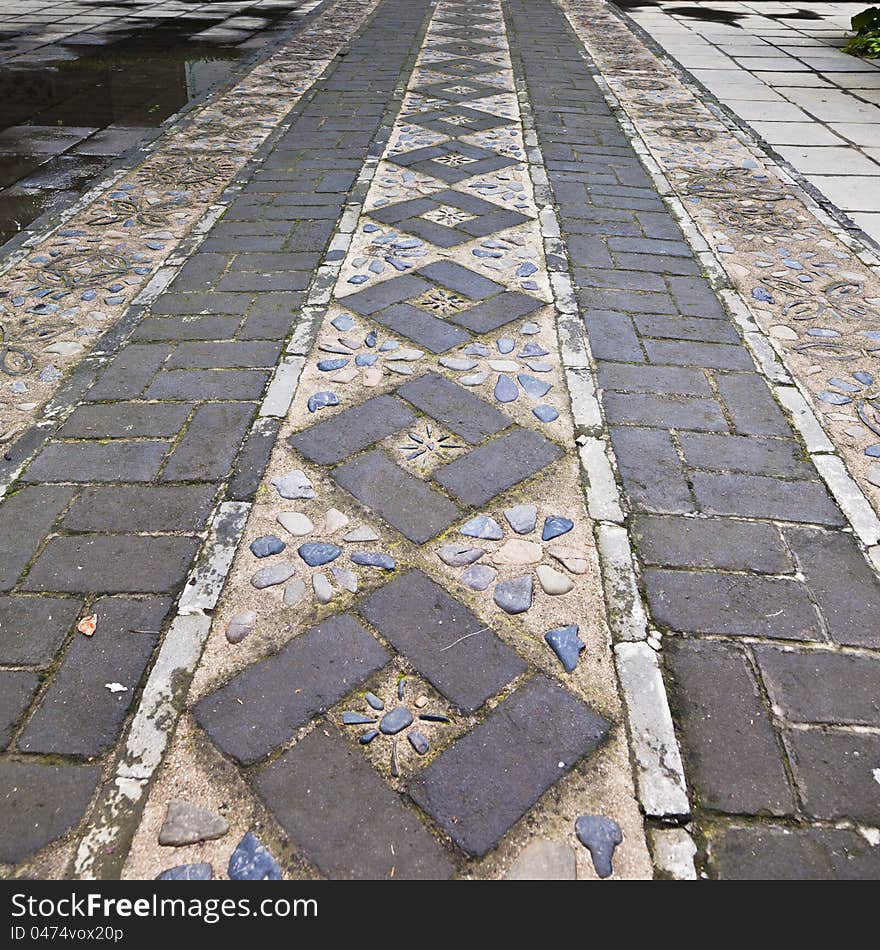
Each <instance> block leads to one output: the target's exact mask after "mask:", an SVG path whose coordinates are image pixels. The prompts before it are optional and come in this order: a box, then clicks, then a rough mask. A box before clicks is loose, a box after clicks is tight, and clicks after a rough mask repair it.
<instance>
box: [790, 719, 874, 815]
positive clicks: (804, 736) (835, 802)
mask: <svg viewBox="0 0 880 950" xmlns="http://www.w3.org/2000/svg"><path fill="white" fill-rule="evenodd" d="M785 741H786V745H787V746H788V748H789V749H790V751H791V758H792V764H793V766H794V774H795V781H796V782H797V784H798V788H799V789H800V792H801V797H802V799H803V802H804V808H805V809H806V811H807V814H809V815H812V816H813V817H814V818H822V819H824V820H826V821H836V820H838V819H841V818H849V819H851V820H853V821H859V822H862V823H863V824H866V825H873V826H875V827H876V826H877V825H878V824H880V795H878V794H877V779H876V777H875V774H874V770H875V769H876V768H877V767H878V763H880V735H865V734H857V733H852V732H845V731H843V730H840V729H828V730H823V729H807V730H803V729H796V730H795V729H790V730H788V732H787V733H786V736H785Z"/></svg>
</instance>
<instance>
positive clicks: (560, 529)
mask: <svg viewBox="0 0 880 950" xmlns="http://www.w3.org/2000/svg"><path fill="white" fill-rule="evenodd" d="M573 527H574V522H573V521H572V520H571V519H570V518H563V517H562V516H561V515H550V517H549V518H545V519H544V530H543V531H542V532H541V540H542V541H552V540H553V538H558V537H559V536H560V535H561V534H568V532H569V531H571V529H572V528H573Z"/></svg>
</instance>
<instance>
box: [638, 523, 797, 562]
mask: <svg viewBox="0 0 880 950" xmlns="http://www.w3.org/2000/svg"><path fill="white" fill-rule="evenodd" d="M632 532H633V540H634V542H635V546H636V548H637V550H638V553H639V557H640V559H641V560H642V561H643V562H644V563H645V564H657V565H661V566H663V567H706V568H717V569H719V570H728V571H759V572H763V573H767V574H784V573H786V572H788V571H792V570H793V569H794V565H793V564H792V561H791V558H790V557H789V556H788V552H787V551H786V549H785V546H784V545H783V543H782V538H781V537H780V534H779V531H778V530H777V528H775V527H774V526H773V525H769V524H761V523H757V522H747V521H733V520H731V519H729V518H678V517H674V516H663V515H637V516H636V517H635V518H634V519H633V525H632Z"/></svg>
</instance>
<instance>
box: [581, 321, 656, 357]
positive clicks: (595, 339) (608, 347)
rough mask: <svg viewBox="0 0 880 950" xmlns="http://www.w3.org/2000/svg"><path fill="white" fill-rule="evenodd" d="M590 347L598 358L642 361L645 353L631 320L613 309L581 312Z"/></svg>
mask: <svg viewBox="0 0 880 950" xmlns="http://www.w3.org/2000/svg"><path fill="white" fill-rule="evenodd" d="M582 316H583V319H584V324H585V325H586V328H587V338H588V339H589V341H590V349H591V350H592V352H593V356H594V357H595V358H596V359H598V360H620V361H621V362H624V363H644V362H645V354H644V351H643V350H642V345H641V343H640V342H639V337H638V334H637V333H636V330H635V326H634V325H633V322H632V320H631V319H630V317H628V316H627V315H626V314H625V313H615V312H614V311H613V310H586V311H584V313H583V314H582Z"/></svg>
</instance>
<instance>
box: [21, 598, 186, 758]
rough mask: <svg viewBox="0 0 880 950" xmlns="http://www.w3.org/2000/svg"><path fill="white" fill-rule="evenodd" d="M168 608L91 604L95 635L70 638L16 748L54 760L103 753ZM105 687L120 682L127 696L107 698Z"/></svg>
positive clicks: (166, 604) (154, 603)
mask: <svg viewBox="0 0 880 950" xmlns="http://www.w3.org/2000/svg"><path fill="white" fill-rule="evenodd" d="M170 606H171V601H170V600H169V599H168V598H165V597H149V598H147V599H145V600H135V599H132V598H126V597H104V598H101V599H100V600H98V601H96V602H95V603H94V604H92V606H91V608H90V610H91V612H92V613H94V614H96V615H97V617H98V629H97V632H96V633H95V636H94V637H91V638H88V637H82V636H76V637H74V638H73V640H72V641H71V643H70V647H69V649H68V650H67V653H66V654H65V656H64V659H63V660H62V661H61V666H60V667H59V668H58V670H57V671H56V673H55V675H54V676H53V678H52V681H51V682H50V683H49V687H48V689H47V690H46V692H45V693H44V694H43V697H42V698H41V700H40V705H39V706H38V707H37V710H36V712H35V713H34V714H33V715H32V716H31V718H30V721H29V722H28V724H27V725H26V726H25V729H24V731H23V732H22V734H21V736H20V738H19V741H18V745H19V748H20V749H22V750H23V751H24V752H40V753H46V754H57V755H87V756H97V755H101V754H102V753H103V752H105V751H106V750H107V749H108V748H109V747H110V746H111V745H112V744H113V743H114V742H115V741H116V738H117V736H118V734H119V730H120V728H121V727H122V723H123V721H124V719H125V717H126V714H127V713H128V710H129V708H130V706H131V704H132V703H133V702H134V699H135V696H137V695H138V685H139V683H140V680H141V677H142V675H143V672H144V670H145V669H146V666H147V663H148V662H149V660H150V657H151V656H152V653H153V649H154V648H155V646H156V643H157V642H158V640H159V634H160V632H161V628H162V622H163V620H164V619H165V615H166V614H167V613H168V610H169V608H170ZM107 683H121V684H122V685H123V686H125V687H127V691H126V692H124V693H111V692H110V690H108V689H107V688H106V684H107ZM86 710H88V714H87V715H85V714H84V713H85V711H86Z"/></svg>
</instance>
